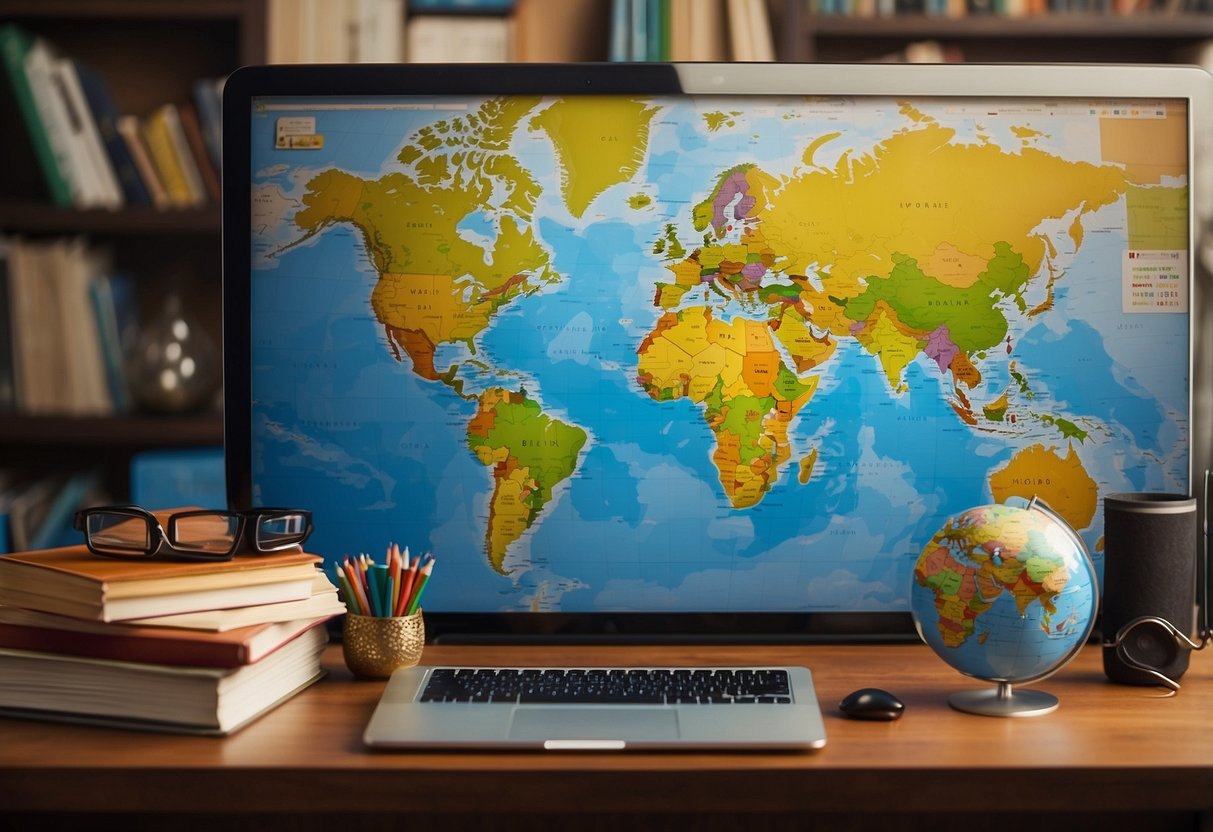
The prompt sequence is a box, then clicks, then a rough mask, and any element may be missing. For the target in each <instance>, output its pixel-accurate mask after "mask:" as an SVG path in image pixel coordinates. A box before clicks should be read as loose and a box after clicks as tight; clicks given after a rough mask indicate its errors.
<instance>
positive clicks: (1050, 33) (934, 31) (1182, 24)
mask: <svg viewBox="0 0 1213 832" xmlns="http://www.w3.org/2000/svg"><path fill="white" fill-rule="evenodd" d="M802 21H803V24H802V25H803V31H804V33H805V34H806V35H808V36H810V37H819V36H827V37H832V38H833V37H865V38H872V37H896V38H903V37H904V38H919V37H936V38H1070V39H1079V40H1088V39H1090V40H1109V39H1111V40H1114V39H1117V38H1125V39H1137V40H1141V39H1175V40H1185V41H1186V40H1203V39H1205V38H1210V37H1213V15H1203V14H1158V15H1148V14H1143V15H1103V14H1082V13H1074V14H1046V15H1033V16H1030V17H1006V16H1002V15H973V16H968V17H954V18H953V17H936V16H931V15H920V14H904V15H892V16H886V17H848V16H843V15H837V16H834V15H819V16H818V15H807V14H806V15H804V16H803V17H802Z"/></svg>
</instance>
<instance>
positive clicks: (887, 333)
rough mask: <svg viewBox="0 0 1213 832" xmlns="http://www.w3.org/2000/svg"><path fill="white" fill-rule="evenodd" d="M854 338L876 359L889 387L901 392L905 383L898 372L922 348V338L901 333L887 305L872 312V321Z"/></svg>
mask: <svg viewBox="0 0 1213 832" xmlns="http://www.w3.org/2000/svg"><path fill="white" fill-rule="evenodd" d="M856 339H857V340H858V341H859V342H860V343H861V344H863V345H864V347H866V348H867V350H868V352H870V353H872V354H873V355H875V356H876V357H877V359H878V360H879V361H880V368H881V369H882V370H884V374H885V378H887V379H888V380H889V386H890V387H892V388H893V389H894V390H896V391H898V392H901V391H903V390H904V387H905V383H904V382H903V381H902V372H903V371H904V370H905V368H906V367H908V366H909V365H910V362H912V361H913V360H914V358H915V356H917V355H918V352H919V351H920V350H921V349H922V346H923V341H922V340H921V339H920V338H918V337H915V336H914V335H911V334H909V333H906V332H903V331H902V330H901V329H900V328H899V327H898V326H897V324H896V323H895V322H894V320H893V312H892V311H891V310H889V309H887V308H884V309H881V310H880V311H879V312H878V313H877V314H876V315H875V321H874V322H872V323H871V325H870V326H868V327H867V328H865V329H864V330H863V331H861V332H859V333H857V334H856Z"/></svg>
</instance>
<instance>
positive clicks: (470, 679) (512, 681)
mask: <svg viewBox="0 0 1213 832" xmlns="http://www.w3.org/2000/svg"><path fill="white" fill-rule="evenodd" d="M421 701H422V702H513V703H519V704H528V703H536V704H570V705H574V704H577V705H580V704H635V705H706V704H721V703H735V704H771V705H776V704H791V702H792V691H791V687H790V685H789V683H788V674H787V671H785V670H781V669H779V668H711V669H692V668H640V669H637V668H541V669H536V668H526V669H523V668H483V667H482V668H477V667H439V668H435V669H434V670H433V671H431V673H430V678H429V681H428V682H427V683H426V686H425V689H424V690H423V691H422V692H421Z"/></svg>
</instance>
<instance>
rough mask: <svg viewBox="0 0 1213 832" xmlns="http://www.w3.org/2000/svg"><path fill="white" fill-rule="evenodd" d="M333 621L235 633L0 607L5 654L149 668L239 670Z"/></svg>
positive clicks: (251, 627) (322, 619)
mask: <svg viewBox="0 0 1213 832" xmlns="http://www.w3.org/2000/svg"><path fill="white" fill-rule="evenodd" d="M331 617H332V615H323V616H310V617H307V618H298V619H291V620H287V621H274V622H266V623H263V624H252V625H249V626H245V627H237V628H233V629H230V630H199V629H188V628H181V627H153V626H148V625H138V624H128V623H104V622H98V621H85V620H83V619H79V618H71V617H68V616H63V615H53V614H51V613H44V612H38V611H37V610H27V609H22V608H20V607H5V606H0V648H8V649H12V650H33V651H36V652H40V653H60V654H62V655H66V656H84V657H87V658H93V659H110V660H113V661H124V662H146V663H150V664H170V665H190V666H194V667H228V668H231V667H240V666H241V665H246V664H252V663H253V662H257V661H260V660H261V659H263V658H265V657H266V656H268V655H269V654H270V653H272V652H273V651H274V650H277V649H278V648H279V647H282V646H283V645H284V644H286V643H287V642H289V641H290V640H291V639H293V638H295V637H297V636H298V635H300V634H301V633H303V632H304V631H306V630H309V629H311V628H312V627H314V626H316V625H317V624H321V623H323V622H325V621H327V620H328V619H329V618H331Z"/></svg>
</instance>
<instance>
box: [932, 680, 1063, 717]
mask: <svg viewBox="0 0 1213 832" xmlns="http://www.w3.org/2000/svg"><path fill="white" fill-rule="evenodd" d="M948 704H949V705H951V706H952V707H953V708H955V709H956V710H958V711H964V712H965V713H967V714H978V715H979V716H1044V715H1045V714H1051V713H1053V711H1055V710H1057V706H1058V705H1059V704H1061V703H1060V702H1059V700H1058V699H1057V697H1056V696H1054V695H1053V694H1051V693H1045V692H1044V691H1041V690H1014V691H1013V690H1011V683H1010V682H999V683H998V687H997V688H983V689H981V690H964V691H960V692H959V693H954V694H952V695H951V696H949V697H948Z"/></svg>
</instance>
